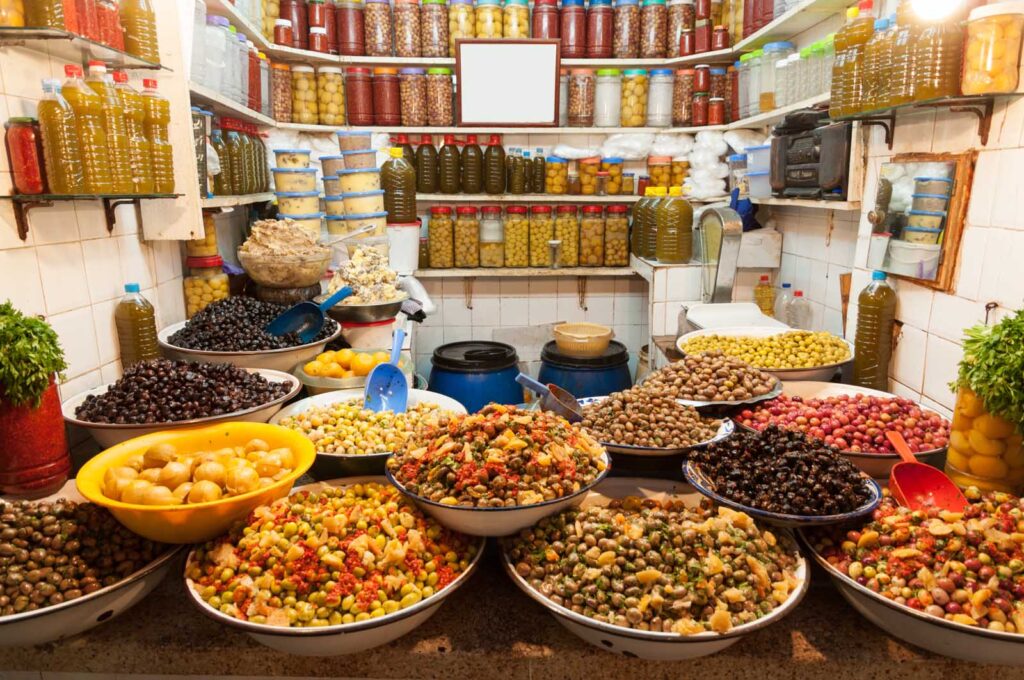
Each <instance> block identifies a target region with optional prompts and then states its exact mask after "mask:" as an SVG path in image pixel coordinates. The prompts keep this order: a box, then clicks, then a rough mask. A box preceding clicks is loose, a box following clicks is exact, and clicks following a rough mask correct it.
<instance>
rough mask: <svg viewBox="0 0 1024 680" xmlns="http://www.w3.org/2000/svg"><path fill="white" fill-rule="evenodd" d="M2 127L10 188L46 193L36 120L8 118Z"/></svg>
mask: <svg viewBox="0 0 1024 680" xmlns="http://www.w3.org/2000/svg"><path fill="white" fill-rule="evenodd" d="M6 127H7V133H6V135H5V136H4V144H5V145H6V147H7V158H8V162H9V163H10V165H11V174H12V178H13V181H14V190H15V191H16V192H17V193H19V194H43V193H46V171H45V169H44V166H43V147H42V135H40V133H39V123H38V122H36V121H35V119H33V118H12V119H11V120H10V121H8V123H7V125H6Z"/></svg>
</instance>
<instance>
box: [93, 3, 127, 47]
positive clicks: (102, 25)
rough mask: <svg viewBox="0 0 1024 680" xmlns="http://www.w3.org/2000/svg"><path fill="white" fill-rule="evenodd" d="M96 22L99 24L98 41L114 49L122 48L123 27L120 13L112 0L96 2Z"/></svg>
mask: <svg viewBox="0 0 1024 680" xmlns="http://www.w3.org/2000/svg"><path fill="white" fill-rule="evenodd" d="M96 23H97V24H98V25H99V31H100V42H101V43H103V44H104V45H109V46H110V47H113V48H114V49H116V50H122V51H123V50H124V29H123V28H122V27H121V14H120V12H119V11H118V9H117V3H116V2H114V0H98V1H97V2H96Z"/></svg>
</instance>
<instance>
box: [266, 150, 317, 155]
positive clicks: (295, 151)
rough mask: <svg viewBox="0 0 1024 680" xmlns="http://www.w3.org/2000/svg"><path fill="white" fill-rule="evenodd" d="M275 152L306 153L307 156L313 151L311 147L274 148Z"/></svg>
mask: <svg viewBox="0 0 1024 680" xmlns="http://www.w3.org/2000/svg"><path fill="white" fill-rule="evenodd" d="M272 151H273V152H274V153H304V154H306V155H307V156H308V155H309V154H311V153H313V152H312V151H310V150H309V149H272Z"/></svg>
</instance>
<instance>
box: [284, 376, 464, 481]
mask: <svg viewBox="0 0 1024 680" xmlns="http://www.w3.org/2000/svg"><path fill="white" fill-rule="evenodd" d="M363 392H364V388H362V387H360V388H355V389H347V390H335V391H333V392H324V393H322V394H318V395H316V396H314V397H309V398H307V399H302V400H301V401H297V402H295V403H294V404H291V405H290V406H288V407H287V408H285V409H283V410H281V411H279V412H278V413H277V414H276V415H274V417H273V418H271V419H270V424H271V425H280V424H281V421H282V420H284V419H285V418H290V417H292V416H296V415H298V414H300V413H305V412H306V411H308V410H309V409H311V408H314V407H320V408H322V407H325V406H330V405H331V404H337V403H338V402H342V401H349V400H350V399H361V398H362V396H363ZM417 404H437V406H438V407H440V408H441V409H443V410H445V411H450V412H452V413H459V414H465V413H466V407H464V406H463V405H462V404H460V403H459V402H457V401H455V400H454V399H452V398H451V397H446V396H445V395H443V394H438V393H437V392H429V391H427V390H413V389H410V390H409V406H416V405H417ZM390 455H391V453H390V452H388V451H382V452H380V453H366V454H362V455H350V454H334V453H320V452H317V454H316V462H314V463H313V467H312V468H310V470H309V474H311V475H312V476H313V478H314V479H334V478H335V477H352V476H361V475H382V474H384V464H385V463H386V462H387V459H388V457H389V456H390Z"/></svg>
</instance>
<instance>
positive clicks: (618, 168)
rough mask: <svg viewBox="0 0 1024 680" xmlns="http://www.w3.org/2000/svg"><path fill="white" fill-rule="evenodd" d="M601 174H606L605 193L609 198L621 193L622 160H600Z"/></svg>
mask: <svg viewBox="0 0 1024 680" xmlns="http://www.w3.org/2000/svg"><path fill="white" fill-rule="evenodd" d="M601 172H607V173H608V181H607V183H606V184H605V193H606V194H607V195H609V196H618V195H619V194H621V193H622V159H621V158H602V159H601Z"/></svg>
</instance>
